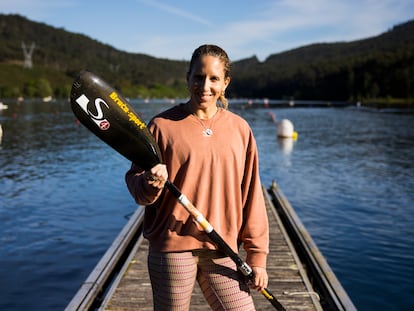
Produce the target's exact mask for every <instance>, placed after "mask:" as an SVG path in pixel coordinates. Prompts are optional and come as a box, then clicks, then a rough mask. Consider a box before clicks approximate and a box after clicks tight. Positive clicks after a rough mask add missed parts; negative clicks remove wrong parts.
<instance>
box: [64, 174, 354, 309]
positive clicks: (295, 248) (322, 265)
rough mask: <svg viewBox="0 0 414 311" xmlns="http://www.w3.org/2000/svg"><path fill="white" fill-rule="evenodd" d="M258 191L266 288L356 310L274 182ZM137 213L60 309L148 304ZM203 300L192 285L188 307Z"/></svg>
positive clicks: (296, 302) (258, 302)
mask: <svg viewBox="0 0 414 311" xmlns="http://www.w3.org/2000/svg"><path fill="white" fill-rule="evenodd" d="M263 193H264V195H265V201H266V208H267V212H268V217H269V224H270V230H271V232H270V236H271V240H270V254H269V257H268V274H269V286H268V288H269V289H270V290H271V291H272V293H273V295H274V296H275V297H276V299H277V300H278V301H279V302H280V303H281V304H282V305H283V306H284V307H285V308H286V310H349V311H354V310H356V307H355V306H354V304H353V303H352V301H351V299H350V298H349V296H348V295H347V293H346V291H345V290H344V288H343V287H342V286H341V284H340V282H339V280H338V279H337V278H336V276H335V274H334V272H333V271H332V270H331V268H330V267H329V265H328V263H327V261H326V260H325V259H324V257H323V255H322V254H321V253H320V251H319V250H318V248H317V246H316V244H315V243H314V242H313V240H312V238H311V236H310V235H309V233H308V232H307V230H306V228H305V227H304V226H303V224H302V223H301V221H300V220H299V218H298V216H297V215H296V213H295V211H294V209H293V207H292V206H291V205H290V203H289V201H288V200H287V198H286V197H285V196H284V194H283V192H282V191H281V189H280V188H279V186H278V185H277V184H276V183H275V182H273V183H272V185H271V186H270V187H269V189H265V188H263ZM143 218H144V208H138V209H137V210H136V211H135V213H134V214H133V215H132V216H131V218H130V219H129V221H128V223H127V224H126V226H125V227H124V228H123V229H122V231H121V232H120V233H119V235H118V237H117V238H116V239H115V241H114V242H113V243H112V245H111V246H110V248H109V249H108V250H107V252H106V253H105V254H104V256H103V257H102V258H101V260H100V261H99V262H98V264H97V265H96V267H95V269H94V270H93V271H92V272H91V273H90V275H89V277H88V278H87V279H86V280H85V282H84V283H83V284H82V285H81V287H80V289H79V290H78V292H77V293H76V294H75V296H74V297H73V298H72V300H71V301H70V303H69V304H68V305H67V307H66V309H65V310H67V311H72V310H105V311H115V310H125V311H128V310H131V311H132V310H152V291H151V285H150V282H149V276H148V273H147V266H146V255H147V251H148V244H147V242H146V240H145V239H144V238H143V236H142V226H143ZM240 255H241V257H243V251H242V250H241V251H240ZM252 296H253V300H254V303H255V306H256V308H257V309H260V310H265V309H266V310H268V309H269V310H270V309H272V307H271V305H270V304H269V302H268V301H267V300H266V299H264V298H263V296H262V295H260V293H257V292H254V291H252ZM206 306H207V305H206V302H205V301H204V298H203V297H202V294H201V291H200V289H199V288H198V286H196V287H195V289H194V292H193V296H192V300H191V310H206Z"/></svg>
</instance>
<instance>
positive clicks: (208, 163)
mask: <svg viewBox="0 0 414 311" xmlns="http://www.w3.org/2000/svg"><path fill="white" fill-rule="evenodd" d="M210 121H211V120H210ZM204 122H205V123H206V121H204ZM207 122H208V121H207ZM208 123H209V124H211V129H212V130H213V135H212V136H210V137H205V136H204V135H203V133H202V132H203V130H204V128H203V126H202V125H201V124H200V121H199V120H198V119H197V118H196V117H195V116H194V115H192V114H189V113H188V112H187V111H186V109H185V106H184V105H183V104H181V105H178V106H175V107H173V108H171V109H169V110H167V111H165V112H163V113H161V114H159V115H158V116H156V117H155V118H154V119H153V120H152V121H151V122H150V124H149V129H150V131H151V132H152V133H153V135H154V137H155V140H156V141H157V143H158V145H159V147H160V150H161V153H162V157H163V161H164V163H165V164H166V165H167V169H168V174H169V179H170V180H171V181H172V182H173V183H174V184H175V185H176V186H177V187H178V188H179V189H180V190H181V192H182V193H183V194H185V195H186V196H187V197H188V199H189V200H190V201H191V202H192V203H193V204H194V205H195V206H196V207H197V209H198V210H199V211H200V212H201V213H202V214H203V215H204V216H205V217H206V219H207V220H208V221H209V222H210V223H211V225H212V226H213V227H214V229H215V230H216V231H217V233H218V234H219V235H220V236H221V237H222V238H223V239H224V240H225V241H226V243H228V244H229V246H230V247H231V248H232V249H233V250H234V251H235V252H236V253H238V247H239V245H240V243H243V247H244V249H245V250H246V252H247V258H246V262H247V263H248V264H249V265H250V266H253V267H254V266H257V267H263V268H265V267H266V257H267V254H268V244H269V228H268V219H267V214H266V208H265V203H264V198H263V193H262V188H261V183H260V177H259V165H258V153H257V148H256V142H255V139H254V137H253V133H252V131H251V129H250V127H249V125H248V124H247V122H246V121H245V120H244V119H242V118H241V117H239V116H238V115H236V114H234V113H232V112H230V111H227V110H224V109H219V111H218V112H217V114H216V115H215V117H214V118H213V120H212V122H211V123H210V122H208ZM142 173H143V171H142V170H141V169H140V168H139V167H137V166H135V165H132V166H131V169H130V170H129V171H128V172H127V174H126V182H127V185H128V189H129V191H130V192H131V194H132V196H133V197H134V199H135V200H136V202H137V203H138V204H142V205H147V206H146V210H145V220H144V236H145V237H146V238H147V239H148V240H149V242H150V247H151V249H153V250H155V251H162V252H175V251H185V250H193V249H199V248H209V249H215V248H216V247H215V245H213V244H212V243H211V242H210V241H209V238H208V236H207V235H206V234H205V233H204V231H203V230H202V229H201V228H200V227H199V226H198V224H197V223H196V221H195V220H194V219H192V217H191V216H190V215H189V213H188V212H187V211H186V210H185V209H184V207H182V206H181V205H180V204H179V203H178V202H177V200H176V199H175V198H174V197H173V196H172V194H171V193H169V192H168V191H167V190H166V189H164V190H163V191H162V193H161V192H160V193H147V192H146V191H145V190H144V187H143V183H144V182H145V181H144V179H143V176H142V175H141V174H142Z"/></svg>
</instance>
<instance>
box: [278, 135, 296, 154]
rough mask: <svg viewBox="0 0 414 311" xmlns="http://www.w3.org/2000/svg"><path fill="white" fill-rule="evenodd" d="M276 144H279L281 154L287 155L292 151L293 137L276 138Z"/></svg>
mask: <svg viewBox="0 0 414 311" xmlns="http://www.w3.org/2000/svg"><path fill="white" fill-rule="evenodd" d="M277 144H278V146H279V149H280V151H282V153H283V154H285V155H289V154H291V153H292V151H293V146H294V144H295V140H294V139H293V138H281V137H278V138H277Z"/></svg>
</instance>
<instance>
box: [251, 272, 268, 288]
mask: <svg viewBox="0 0 414 311" xmlns="http://www.w3.org/2000/svg"><path fill="white" fill-rule="evenodd" d="M252 270H253V273H254V279H253V280H252V281H251V282H250V284H249V285H250V288H252V289H255V290H257V291H259V292H260V291H261V290H263V289H264V288H266V287H267V284H268V282H269V277H268V275H267V271H266V269H265V268H261V267H252Z"/></svg>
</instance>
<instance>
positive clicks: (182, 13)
mask: <svg viewBox="0 0 414 311" xmlns="http://www.w3.org/2000/svg"><path fill="white" fill-rule="evenodd" d="M138 2H140V3H143V4H145V5H148V6H151V7H154V8H156V9H159V10H161V11H164V12H167V13H170V14H173V15H176V16H179V17H184V18H186V19H189V20H191V21H194V22H197V23H200V24H203V25H207V26H210V22H209V21H208V20H206V19H204V18H202V17H200V16H197V15H195V14H193V13H191V12H189V11H186V10H182V9H179V8H177V7H176V6H170V5H167V4H164V3H162V2H160V1H155V0H138Z"/></svg>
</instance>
